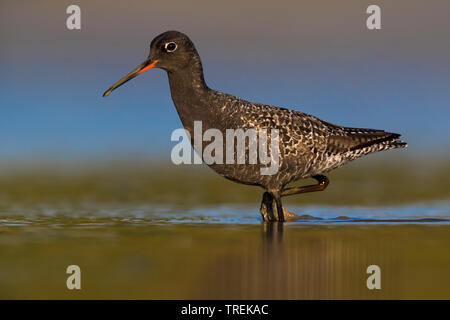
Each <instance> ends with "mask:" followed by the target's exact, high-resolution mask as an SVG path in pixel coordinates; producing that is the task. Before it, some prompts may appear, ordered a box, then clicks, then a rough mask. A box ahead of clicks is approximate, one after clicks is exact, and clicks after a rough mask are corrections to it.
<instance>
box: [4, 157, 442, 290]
mask: <svg viewBox="0 0 450 320" xmlns="http://www.w3.org/2000/svg"><path fill="white" fill-rule="evenodd" d="M449 176H450V167H449V165H448V164H447V163H441V164H435V165H433V166H428V167H427V166H421V167H417V166H412V165H409V164H408V163H406V164H403V165H399V164H398V163H382V164H381V165H380V164H377V165H373V163H364V164H361V165H352V166H350V167H348V168H343V169H341V170H338V171H336V172H334V173H332V174H330V179H331V184H330V187H329V189H327V190H326V191H325V192H322V193H317V194H310V195H304V196H301V197H293V198H292V199H289V201H286V203H287V204H288V207H289V208H290V209H292V210H293V211H294V212H296V213H300V214H311V215H313V216H316V217H321V218H323V219H324V220H319V221H304V222H301V223H288V224H285V225H284V226H282V227H281V225H278V224H272V225H267V224H263V223H261V221H260V218H259V213H258V208H259V201H260V197H261V190H259V189H258V188H252V187H248V186H241V185H237V184H235V183H232V182H229V181H226V180H224V179H222V178H220V177H218V176H216V175H215V174H214V173H213V172H210V171H209V170H208V169H207V168H204V167H195V166H187V167H174V166H164V165H155V164H152V165H147V164H143V163H129V164H121V165H117V164H115V165H105V166H97V167H89V168H85V169H83V170H80V169H79V168H77V169H76V170H75V169H74V170H68V169H67V168H58V167H57V166H55V167H48V166H47V167H42V168H39V169H38V170H37V169H36V168H23V169H21V170H16V169H15V170H10V171H8V172H5V171H3V172H2V176H1V179H0V190H1V192H0V298H3V299H5V298H8V299H17V298H26V299H28V298H37V299H47V298H56V299H66V298H67V299H72V298H73V299H83V298H88V299H91V298H105V299H112V298H122V299H136V298H143V299H240V298H245V299H258V298H261V299H385V298H394V299H420V298H426V299H450V277H449V276H448V274H447V273H448V270H450V254H449V250H448V248H449V245H450V224H449V223H448V222H445V221H444V222H439V223H437V222H436V223H419V222H414V221H411V220H408V219H420V218H436V217H439V218H444V219H448V218H450V206H449V205H448V200H449V197H448V196H449V192H448V191H449V190H450V188H449V179H448V177H449ZM317 205H319V206H317ZM338 216H349V217H356V218H358V219H370V218H373V219H384V220H386V219H404V222H399V223H392V222H386V221H384V222H383V223H361V222H359V223H358V222H354V221H348V222H346V221H345V220H344V221H340V222H336V221H334V220H333V218H334V217H338ZM401 221H403V220H401ZM72 264H76V265H79V266H80V267H81V270H82V289H81V290H80V291H70V290H68V289H67V288H66V279H67V277H68V275H67V274H66V272H65V271H66V268H67V266H69V265H72ZM372 264H376V265H379V266H380V267H381V272H382V289H381V290H368V289H367V287H366V279H367V277H368V275H367V274H366V268H367V266H369V265H372Z"/></svg>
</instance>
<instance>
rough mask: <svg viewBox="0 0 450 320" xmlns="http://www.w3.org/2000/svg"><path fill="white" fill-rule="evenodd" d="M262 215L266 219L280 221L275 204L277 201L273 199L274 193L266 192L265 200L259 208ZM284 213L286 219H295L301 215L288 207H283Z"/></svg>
mask: <svg viewBox="0 0 450 320" xmlns="http://www.w3.org/2000/svg"><path fill="white" fill-rule="evenodd" d="M259 212H260V213H261V216H262V218H263V220H264V221H279V220H280V219H279V218H278V211H277V208H276V205H275V201H273V197H272V195H270V193H268V192H265V193H264V195H263V200H262V202H261V208H260V210H259ZM283 214H284V220H285V221H295V220H298V219H299V218H300V217H299V216H298V215H296V214H295V213H293V212H290V211H289V210H287V209H286V208H284V207H283Z"/></svg>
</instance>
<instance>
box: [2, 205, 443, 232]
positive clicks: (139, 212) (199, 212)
mask: <svg viewBox="0 0 450 320" xmlns="http://www.w3.org/2000/svg"><path fill="white" fill-rule="evenodd" d="M289 209H290V210H291V211H293V212H295V213H297V214H299V215H301V219H299V220H298V221H295V222H290V224H315V225H317V224H349V223H358V224H364V223H370V224H373V223H383V224H402V223H404V224H405V223H406V224H412V223H421V224H429V223H432V224H448V223H450V205H449V204H448V203H433V204H420V205H408V206H392V207H354V206H353V207H345V206H308V207H294V208H292V207H290V208H289ZM180 223H189V224H202V223H205V224H237V225H238V224H243V225H245V224H259V223H261V218H260V216H259V212H258V210H256V209H255V208H253V207H249V206H237V205H235V206H233V205H229V206H217V207H207V208H180V207H176V206H170V205H148V204H122V203H81V204H34V205H20V204H15V205H9V206H7V207H3V208H0V225H1V226H9V227H17V226H29V225H40V226H53V227H58V226H62V225H67V224H72V225H73V226H76V227H79V228H95V227H102V226H114V225H116V224H129V225H148V224H180Z"/></svg>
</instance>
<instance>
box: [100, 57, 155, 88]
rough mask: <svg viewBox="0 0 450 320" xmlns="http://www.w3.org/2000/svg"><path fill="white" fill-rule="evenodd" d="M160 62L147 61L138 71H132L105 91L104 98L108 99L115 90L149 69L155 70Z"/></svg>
mask: <svg viewBox="0 0 450 320" xmlns="http://www.w3.org/2000/svg"><path fill="white" fill-rule="evenodd" d="M157 62H158V60H155V61H151V60H146V61H145V62H144V63H142V64H141V65H139V66H138V67H137V68H136V69H134V70H133V71H131V72H130V73H129V74H127V75H126V76H125V77H123V78H122V79H120V80H119V81H117V82H116V83H114V84H113V85H112V86H111V88H109V89H108V90H106V91H105V93H104V94H103V96H104V97H107V96H108V95H109V94H110V93H111V92H112V91H113V90H115V89H117V88H118V87H120V86H121V85H123V84H124V83H125V82H127V81H130V80H131V79H133V78H135V77H136V76H138V75H140V74H141V73H143V72H145V71H147V70H148V69H151V68H154V67H155V65H156V63H157Z"/></svg>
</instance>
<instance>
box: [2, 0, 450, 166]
mask: <svg viewBox="0 0 450 320" xmlns="http://www.w3.org/2000/svg"><path fill="white" fill-rule="evenodd" d="M70 4H77V5H79V6H80V7H81V11H82V13H81V14H82V29H81V31H69V30H67V29H66V18H67V14H66V13H65V11H66V8H67V6H68V5H70ZM369 4H378V5H380V7H381V10H382V29H381V30H378V31H370V30H367V28H366V24H365V20H366V18H367V14H366V13H365V11H366V8H367V6H368V5H369ZM0 7H1V13H0V18H1V19H0V30H1V31H0V32H1V33H0V39H1V43H2V46H1V51H0V67H1V70H2V72H1V73H0V88H1V91H0V102H1V109H0V158H1V161H7V162H11V161H12V162H14V161H36V160H37V159H41V160H46V159H51V160H58V161H69V160H70V161H72V160H79V159H95V158H104V157H105V158H111V157H124V156H126V157H140V156H145V157H148V156H150V157H156V158H169V156H170V149H171V147H172V146H173V143H172V142H171V141H170V134H171V132H172V131H173V130H174V129H176V128H179V127H181V122H180V120H179V119H178V115H177V113H176V110H175V108H174V106H173V104H172V100H171V97H170V92H169V85H168V81H167V76H166V75H165V72H163V71H162V70H151V71H149V72H147V73H145V74H143V75H142V76H140V77H139V78H137V79H135V80H134V81H132V82H129V83H127V84H126V85H125V86H123V87H122V88H120V90H117V91H115V92H114V93H113V94H112V95H111V96H109V97H108V98H102V97H101V95H102V93H103V92H104V91H105V89H107V88H108V87H109V86H110V85H111V84H112V83H114V82H115V81H117V80H118V79H120V78H121V77H122V76H124V75H125V74H127V73H128V72H129V71H131V70H132V69H133V68H134V67H135V66H137V65H138V64H139V63H141V62H142V61H143V60H144V58H145V57H146V56H147V54H148V49H149V43H150V41H151V40H152V39H153V38H154V37H155V36H156V35H158V34H159V33H161V32H164V31H166V30H171V29H174V30H179V31H182V32H184V33H186V34H188V35H189V36H190V37H191V39H192V40H193V41H194V43H195V44H196V46H197V49H198V51H199V53H200V55H201V57H202V60H203V65H204V70H205V77H206V81H207V83H208V85H209V86H210V87H211V88H214V89H218V90H221V91H224V92H227V93H232V94H235V95H237V96H239V97H241V98H244V99H247V100H250V101H256V102H264V103H267V104H273V105H278V106H283V107H288V108H293V109H296V110H299V111H302V112H306V113H310V114H313V115H315V116H318V117H320V118H322V119H324V120H327V121H330V122H334V123H337V124H341V125H346V126H355V127H367V128H377V129H385V130H389V131H393V132H399V133H402V134H403V137H404V139H405V140H406V141H408V142H409V155H423V154H425V155H427V154H429V153H430V152H432V153H433V154H436V155H439V154H445V153H447V151H448V150H449V145H450V142H449V137H450V129H449V120H448V119H449V117H450V105H449V102H450V90H449V89H450V60H449V57H450V37H449V35H448V31H449V30H450V20H449V18H448V14H449V12H450V2H448V1H433V2H425V1H395V2H394V1H389V2H388V1H375V2H374V1H370V2H369V1H345V2H341V1H339V2H337V1H320V2H316V1H297V2H291V1H276V2H275V1H245V2H244V3H241V2H235V1H229V2H224V1H221V2H217V1H195V2H194V1H189V2H188V1H165V2H161V1H158V2H156V1H143V0H132V1H126V2H122V3H119V2H118V1H115V2H112V1H106V0H96V1H93V0H90V1H56V0H43V1H22V0H21V1H2V2H1V4H0Z"/></svg>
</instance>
